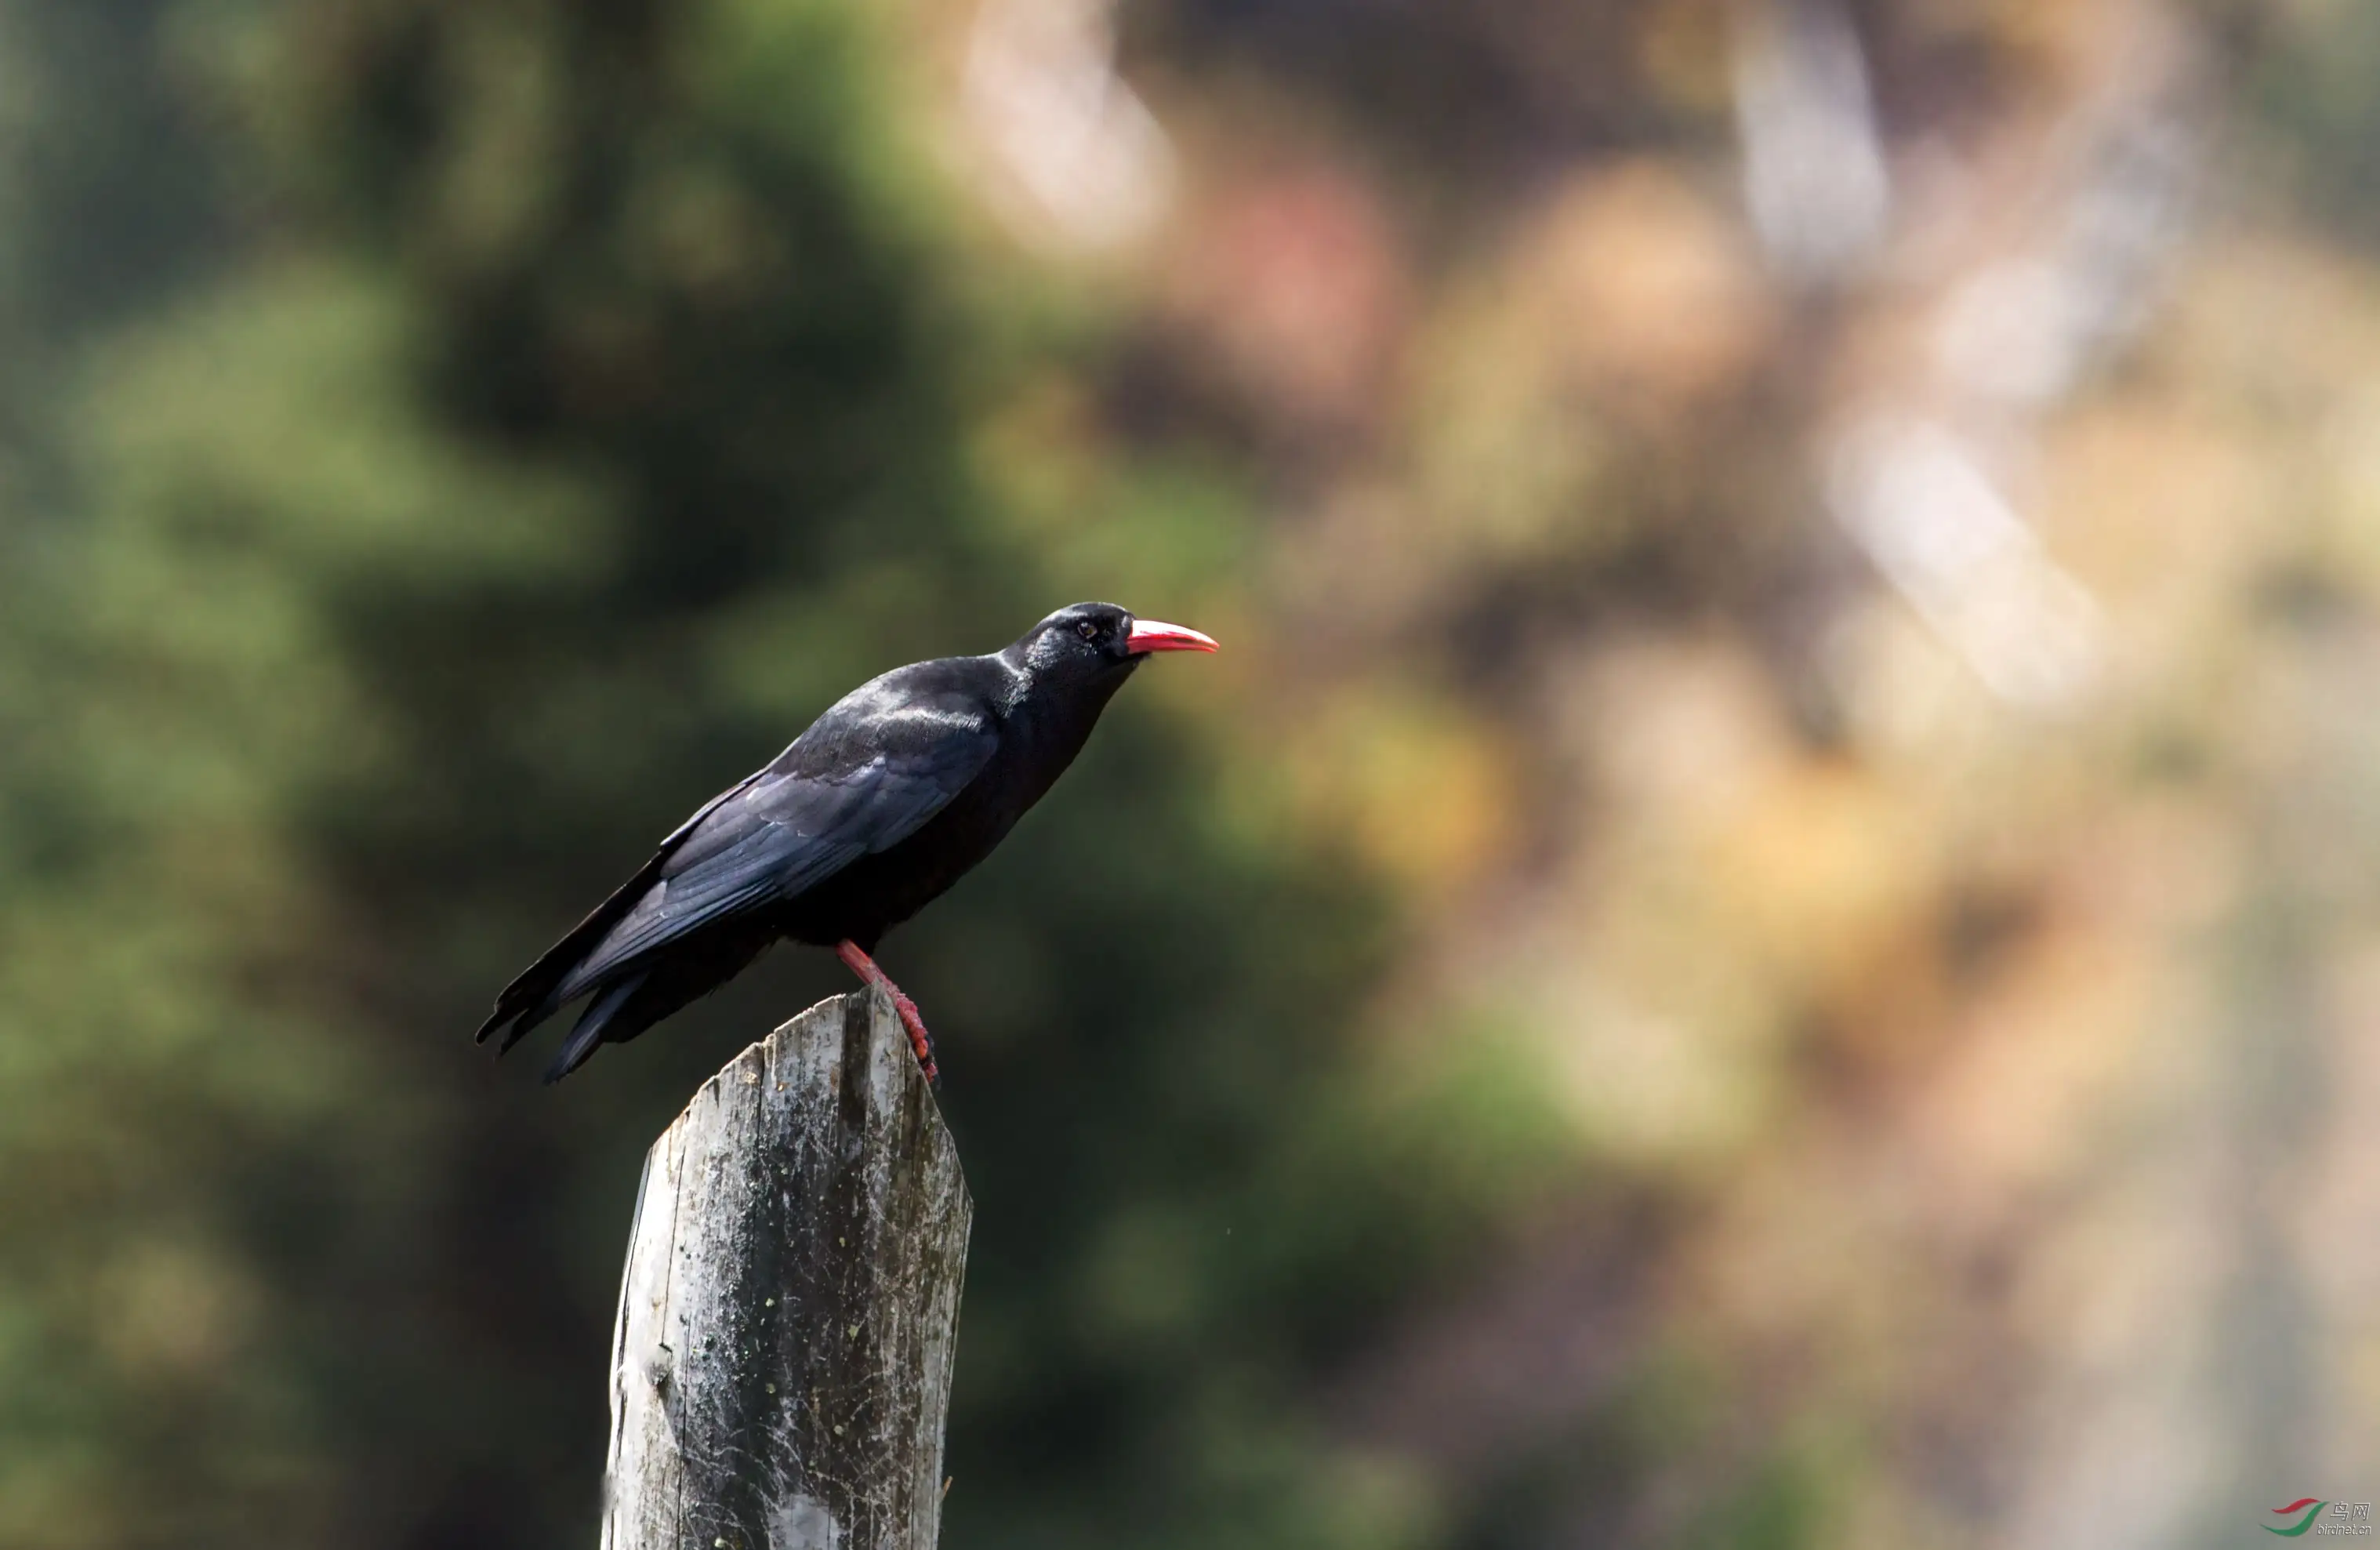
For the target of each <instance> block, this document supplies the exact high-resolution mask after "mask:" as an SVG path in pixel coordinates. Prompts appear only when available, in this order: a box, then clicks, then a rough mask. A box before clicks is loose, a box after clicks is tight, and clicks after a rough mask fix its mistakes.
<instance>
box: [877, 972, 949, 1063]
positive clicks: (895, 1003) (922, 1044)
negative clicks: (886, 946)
mask: <svg viewBox="0 0 2380 1550" xmlns="http://www.w3.org/2000/svg"><path fill="white" fill-rule="evenodd" d="M886 983H887V984H888V985H889V984H890V983H891V982H890V981H887V982H886ZM892 1009H893V1010H894V1011H896V1012H898V1013H900V1014H901V1026H902V1027H904V1028H905V1029H907V1030H908V1031H909V1047H910V1048H911V1049H913V1050H916V1051H917V1065H918V1068H920V1069H922V1070H923V1071H924V1072H925V1073H926V1080H928V1081H929V1082H931V1083H932V1084H933V1085H934V1086H936V1087H940V1086H941V1084H942V1073H941V1068H939V1067H937V1066H936V1065H935V1064H934V1036H933V1035H932V1034H931V1033H929V1032H927V1031H926V1019H924V1018H922V1017H919V1016H918V1015H917V1003H916V1002H915V1001H912V1000H910V999H909V998H908V997H907V996H905V995H902V994H901V993H900V991H898V990H894V991H893V992H892Z"/></svg>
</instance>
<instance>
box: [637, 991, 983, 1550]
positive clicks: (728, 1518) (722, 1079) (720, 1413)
mask: <svg viewBox="0 0 2380 1550" xmlns="http://www.w3.org/2000/svg"><path fill="white" fill-rule="evenodd" d="M974 1211H975V1208H974V1204H973V1202H971V1201H970V1200H969V1199H968V1198H967V1191H966V1181H965V1178H962V1177H961V1176H960V1173H959V1160H958V1153H957V1150H956V1148H954V1147H953V1145H952V1142H951V1138H950V1132H949V1131H947V1130H945V1129H943V1128H942V1121H941V1113H940V1111H939V1110H937V1109H936V1107H935V1105H934V1098H933V1094H932V1092H930V1091H929V1089H928V1087H927V1085H926V1080H925V1077H924V1075H923V1074H922V1073H921V1072H920V1071H919V1070H918V1069H917V1058H916V1056H913V1055H912V1054H911V1053H910V1050H909V1042H908V1038H907V1035H906V1034H905V1033H904V1032H903V1031H902V1029H901V1023H900V1019H898V1018H897V1017H896V1016H895V1015H894V1013H893V1011H892V1004H891V1002H890V1001H889V1000H888V999H887V998H886V997H885V995H884V994H883V993H882V992H881V991H863V992H854V993H853V994H851V995H841V996H837V997H835V998H833V999H832V1000H829V1001H821V1002H820V1003H819V1004H818V1005H817V1006H815V1007H811V1008H810V1009H809V1010H808V1011H807V1012H804V1013H803V1014H802V1015H801V1016H799V1017H797V1018H795V1019H794V1020H793V1021H791V1022H789V1023H787V1024H785V1025H784V1026H783V1028H780V1029H778V1030H777V1031H776V1032H774V1033H772V1034H771V1035H770V1036H769V1037H768V1038H766V1039H764V1040H762V1041H761V1042H760V1043H759V1044H754V1045H753V1046H751V1047H750V1048H749V1049H747V1050H746V1051H745V1052H744V1053H743V1054H742V1055H739V1056H736V1057H735V1060H733V1061H731V1062H730V1063H729V1064H728V1066H727V1068H726V1069H724V1070H722V1071H721V1072H720V1073H719V1074H718V1075H717V1076H715V1077H713V1078H711V1079H710V1081H708V1082H706V1083H705V1084H704V1085H703V1088H702V1091H701V1092H698V1093H696V1094H695V1098H694V1102H692V1103H691V1104H689V1105H686V1112H685V1113H684V1114H682V1115H680V1116H678V1117H677V1121H676V1122H675V1123H674V1124H673V1125H672V1126H671V1127H670V1128H669V1129H668V1130H667V1131H665V1132H664V1133H663V1134H662V1138H661V1139H660V1140H659V1141H655V1142H654V1143H653V1147H652V1150H651V1151H650V1153H647V1154H646V1157H645V1175H644V1180H643V1182H642V1183H641V1184H640V1185H639V1186H638V1187H637V1220H636V1228H635V1231H634V1233H633V1235H632V1236H631V1238H630V1239H629V1243H628V1263H627V1269H626V1272H625V1275H623V1276H622V1278H621V1283H620V1312H619V1322H618V1324H616V1326H615V1327H614V1330H613V1337H612V1448H611V1457H610V1461H609V1467H608V1469H607V1470H606V1471H605V1476H604V1495H605V1500H604V1506H603V1545H604V1550H722V1547H724V1550H932V1546H933V1544H934V1540H935V1536H936V1533H937V1532H938V1531H939V1530H940V1528H941V1495H942V1424H943V1418H944V1416H945V1414H946V1413H947V1412H948V1410H949V1405H950V1391H951V1359H952V1356H953V1351H954V1349H955V1348H956V1344H957V1336H958V1312H959V1286H960V1282H961V1281H962V1279H963V1278H964V1276H965V1270H966V1242H967V1227H968V1224H969V1222H970V1221H971V1219H972V1218H973V1215H974Z"/></svg>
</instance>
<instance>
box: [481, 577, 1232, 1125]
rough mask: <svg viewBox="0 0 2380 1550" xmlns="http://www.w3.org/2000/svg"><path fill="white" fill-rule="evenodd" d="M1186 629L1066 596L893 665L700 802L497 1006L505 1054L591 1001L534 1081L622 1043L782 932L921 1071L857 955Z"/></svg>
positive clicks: (927, 1055)
mask: <svg viewBox="0 0 2380 1550" xmlns="http://www.w3.org/2000/svg"><path fill="white" fill-rule="evenodd" d="M1214 649H1215V642H1214V641H1210V640H1208V638H1207V637H1206V636H1204V635H1201V634H1199V633H1198V632H1197V631H1196V630H1195V629H1183V628H1181V627H1180V626H1178V625H1170V624H1155V623H1151V622H1149V621H1148V620H1146V619H1135V618H1134V617H1133V616H1132V615H1131V614H1129V613H1127V612H1126V611H1125V610H1123V609H1122V608H1118V607H1116V606H1115V605H1114V604H1107V603H1078V604H1075V605H1074V606H1073V607H1071V608H1062V609H1060V610H1059V611H1058V612H1056V613H1054V614H1052V615H1050V616H1049V617H1048V618H1046V619H1043V620H1042V621H1041V622H1040V623H1039V624H1037V625H1035V626H1034V627H1033V628H1032V629H1029V630H1027V631H1026V632H1025V634H1024V635H1023V637H1021V638H1020V639H1018V640H1017V641H1015V642H1014V644H1012V645H1010V646H1009V647H1008V648H1007V649H1006V650H1005V651H1001V652H995V653H992V654H990V655H989V656H951V657H941V658H938V659H936V660H935V661H932V662H917V663H912V664H911V665H908V666H906V667H896V668H894V669H893V670H892V672H890V673H887V674H885V675H883V676H882V677H878V678H872V679H870V680H869V681H868V682H867V683H864V684H862V685H860V686H859V687H858V688H857V689H855V690H852V691H851V692H850V693H849V694H846V695H844V697H843V698H842V699H841V700H839V701H837V702H835V703H834V705H833V706H832V708H830V709H829V710H828V711H827V713H826V714H824V715H821V716H820V717H819V718H818V719H817V720H816V721H814V722H812V723H811V724H810V726H809V729H808V730H807V731H806V732H804V733H803V734H802V735H801V736H800V737H798V738H795V739H794V742H793V746H792V747H790V748H788V749H786V750H785V751H784V752H783V753H781V754H779V755H777V757H776V759H775V760H774V761H773V762H771V763H770V764H769V765H768V766H767V767H766V768H765V769H761V770H759V771H757V772H755V773H754V774H752V775H747V776H746V777H745V778H744V779H743V780H742V781H740V782H738V783H737V784H736V785H735V786H734V787H730V788H729V789H727V790H725V791H722V792H721V793H720V794H719V795H718V796H716V797H713V798H712V799H710V801H709V802H706V803H705V804H703V807H702V809H701V811H699V812H697V813H696V814H695V815H694V816H693V817H691V818H689V819H687V820H686V822H685V823H684V824H680V825H679V826H678V829H677V832H676V833H674V834H673V835H671V836H669V837H668V838H667V839H664V840H662V845H661V848H660V849H659V850H656V851H655V852H653V858H652V860H649V861H647V862H646V863H645V864H644V867H643V868H642V869H641V870H640V871H638V872H637V874H636V875H635V876H634V877H631V878H629V879H628V881H627V882H626V883H625V884H623V885H621V886H620V889H619V891H618V892H616V893H614V894H613V896H612V897H610V898H607V899H605V900H604V901H603V902H602V903H601V905H599V906H597V907H596V909H595V912H594V913H593V914H591V915H589V916H588V917H587V918H586V919H585V920H583V921H579V922H578V924H577V926H576V927H575V928H573V929H572V931H571V933H570V934H569V935H567V936H565V937H564V938H563V939H562V940H561V941H559V942H557V943H555V944H554V945H553V947H551V948H550V949H548V950H547V952H546V954H545V956H544V957H543V958H539V959H538V960H537V961H536V962H535V963H533V964H531V965H529V967H528V969H527V970H524V971H523V972H522V973H521V975H520V977H519V978H518V979H516V980H515V981H513V982H512V983H511V984H509V985H506V986H505V987H504V994H503V995H500V996H498V997H497V998H496V1009H495V1011H494V1012H493V1013H492V1014H490V1016H489V1018H488V1020H487V1021H486V1022H484V1023H482V1024H480V1039H482V1040H485V1039H486V1038H487V1037H488V1035H489V1034H491V1033H492V1032H494V1031H496V1030H497V1029H499V1028H504V1025H505V1024H507V1023H509V1024H511V1027H510V1029H509V1030H508V1031H506V1032H505V1034H504V1043H503V1044H502V1045H501V1046H499V1053H501V1052H502V1050H507V1049H510V1048H512V1046H513V1045H514V1044H517V1043H518V1042H519V1041H520V1038H521V1036H522V1035H523V1034H525V1033H527V1032H528V1031H529V1030H530V1029H532V1028H535V1027H536V1026H537V1025H538V1024H539V1023H540V1022H543V1021H544V1020H545V1019H548V1018H550V1017H552V1016H553V1014H554V1013H555V1012H556V1011H558V1010H560V1009H561V1008H562V1007H564V1006H565V1005H567V1004H568V1003H570V1002H572V1001H575V1000H577V998H578V997H580V996H582V995H587V996H592V997H593V999H592V1000H591V1001H590V1002H589V1004H588V1007H587V1009H586V1010H585V1011H584V1012H582V1013H581V1014H579V1018H578V1024H577V1027H576V1028H574V1029H572V1030H571V1032H570V1037H569V1038H568V1039H567V1040H565V1041H564V1043H563V1046H562V1053H561V1054H560V1055H558V1056H555V1057H554V1061H553V1066H552V1067H551V1068H548V1069H547V1071H546V1074H545V1080H548V1081H559V1080H562V1079H563V1078H564V1077H565V1076H567V1075H569V1074H570V1073H571V1072H572V1071H574V1070H577V1068H579V1067H580V1066H581V1065H583V1064H585V1063H586V1060H587V1057H588V1056H590V1055H592V1054H594V1053H595V1046H596V1045H597V1044H603V1043H605V1042H607V1041H608V1042H609V1043H612V1044H625V1043H626V1042H627V1041H628V1040H630V1039H633V1038H635V1037H636V1036H637V1034H639V1033H641V1032H643V1031H645V1030H646V1029H648V1028H650V1027H651V1026H652V1025H653V1024H654V1023H656V1022H659V1021H661V1020H662V1019H663V1018H665V1017H668V1016H669V1015H670V1014H671V1013H672V1012H674V1011H676V1010H677V1009H678V1008H679V1007H683V1006H685V1005H686V1003H687V1002H689V1001H692V1000H694V999H695V998H696V997H698V996H700V995H708V994H709V993H710V992H711V991H713V990H716V989H718V988H719V987H720V986H721V985H722V984H725V983H726V982H728V981H729V980H731V979H733V978H735V976H736V975H737V974H738V973H740V972H742V970H744V968H745V966H746V965H747V964H749V963H750V962H751V961H752V960H753V959H754V958H758V957H759V956H760V952H761V950H762V949H763V948H765V947H767V946H770V945H771V943H773V942H775V941H777V940H778V939H779V938H781V937H790V938H791V939H793V940H794V941H796V942H810V943H816V944H818V945H820V946H832V947H833V948H834V949H835V951H836V953H837V955H838V956H840V957H841V958H842V959H843V961H844V963H846V964H848V965H849V966H850V967H851V969H852V970H853V972H855V973H856V974H857V975H858V976H859V977H860V978H861V979H862V980H865V981H867V982H868V983H870V984H881V985H883V986H884V987H885V988H886V989H887V990H889V991H891V992H892V1004H893V1005H894V1006H895V1007H898V1008H900V1013H901V1021H902V1022H903V1024H904V1025H905V1026H906V1027H907V1029H908V1031H909V1038H910V1041H911V1043H913V1044H915V1045H916V1046H917V1060H918V1063H919V1064H920V1065H922V1066H923V1067H924V1068H926V1074H927V1075H928V1076H929V1077H931V1076H933V1075H934V1074H935V1069H934V1054H933V1044H932V1042H931V1041H930V1040H929V1038H928V1037H927V1035H926V1025H925V1022H924V1020H923V1019H920V1018H919V1017H918V1015H917V1004H916V1003H915V1002H913V1001H911V1000H910V999H909V998H908V997H907V996H905V995H902V994H901V990H900V987H899V986H897V985H895V984H893V983H892V981H891V980H890V979H887V978H886V977H885V974H884V971H883V970H880V969H879V968H877V967H876V961H875V959H874V958H870V957H869V956H868V955H869V954H870V953H871V952H873V951H874V950H875V947H876V944H877V941H878V939H879V938H880V937H881V936H882V935H883V934H884V933H885V932H887V931H888V930H890V929H892V927H893V926H896V925H898V924H900V923H901V922H902V921H905V920H907V919H908V918H909V917H910V916H912V915H914V914H916V913H917V911H918V910H919V909H923V908H924V907H925V906H926V905H927V904H928V903H929V902H930V901H931V900H932V899H934V898H936V897H939V896H940V895H941V892H942V890H943V889H945V888H948V887H949V886H950V885H952V884H953V883H955V882H957V881H958V880H959V879H960V877H962V876H964V875H965V873H966V872H967V870H968V869H969V868H971V867H973V866H974V865H975V864H976V863H977V861H980V860H983V859H984V858H985V857H986V856H988V855H990V853H991V849H992V847H994V846H996V845H998V844H999V843H1000V841H1001V838H1002V836H1004V835H1006V834H1007V833H1008V830H1009V826H1010V825H1011V824H1014V823H1015V822H1016V820H1017V819H1018V818H1020V817H1022V816H1023V815H1024V813H1025V810H1026V809H1027V808H1029V807H1031V806H1032V805H1033V804H1034V803H1035V802H1037V801H1038V800H1040V799H1041V794H1042V793H1043V792H1045V791H1047V790H1049V789H1050V786H1051V785H1052V784H1053V783H1054V782H1055V781H1056V780H1057V778H1058V777H1059V776H1060V775H1062V774H1064V773H1065V770H1066V766H1067V765H1068V764H1071V763H1074V760H1075V754H1077V753H1079V752H1081V751H1082V748H1083V743H1084V740H1085V739H1086V738H1089V736H1090V735H1091V727H1092V726H1094V725H1095V724H1096V723H1097V722H1098V721H1099V712H1100V711H1102V710H1104V709H1105V708H1106V707H1107V702H1108V699H1109V697H1110V696H1111V695H1112V694H1114V693H1115V691H1116V690H1118V689H1120V688H1122V687H1123V681H1124V679H1126V678H1128V677H1132V670H1133V669H1134V668H1135V667H1137V666H1138V665H1140V662H1141V659H1142V658H1143V657H1144V656H1146V655H1147V654H1148V653H1151V652H1181V651H1193V652H1211V651H1213V650H1214Z"/></svg>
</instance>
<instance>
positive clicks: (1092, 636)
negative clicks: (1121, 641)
mask: <svg viewBox="0 0 2380 1550" xmlns="http://www.w3.org/2000/svg"><path fill="white" fill-rule="evenodd" d="M1075 634H1077V635H1079V636H1081V637H1082V638H1083V639H1084V640H1086V641H1096V640H1098V639H1099V626H1097V625H1095V624H1093V623H1092V622H1091V621H1090V620H1088V619H1085V620H1084V621H1083V622H1082V623H1080V624H1078V625H1076V626H1075Z"/></svg>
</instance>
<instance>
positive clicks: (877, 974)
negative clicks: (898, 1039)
mask: <svg viewBox="0 0 2380 1550" xmlns="http://www.w3.org/2000/svg"><path fill="white" fill-rule="evenodd" d="M834 956H835V957H837V958H841V959H843V962H844V967H845V968H847V969H849V970H851V971H852V972H853V973H855V974H856V975H858V976H859V977H860V979H861V980H862V981H863V982H866V983H868V984H871V985H882V986H883V987H884V989H885V992H886V994H887V995H891V996H892V1009H893V1011H895V1012H897V1013H899V1014H900V1017H901V1026H902V1027H903V1028H905V1029H906V1030H908V1033H909V1047H910V1048H911V1049H913V1050H915V1051H917V1067H918V1068H919V1069H920V1070H922V1071H924V1072H925V1073H926V1080H927V1081H928V1082H929V1083H931V1084H932V1085H934V1086H936V1087H940V1086H941V1083H942V1073H941V1068H939V1067H937V1066H936V1065H935V1064H934V1036H933V1035H932V1034H930V1033H929V1032H927V1031H926V1019H924V1018H923V1017H920V1016H919V1015H918V1013H917V1003H916V1002H915V1001H912V1000H910V999H909V997H908V995H906V994H905V993H904V992H903V991H902V989H901V987H900V986H899V985H896V984H894V983H893V982H892V976H891V975H890V974H887V973H885V972H884V970H881V969H879V968H878V967H877V966H876V960H875V959H874V958H869V957H868V953H867V950H866V949H865V948H863V947H861V946H859V944H858V943H856V942H851V941H843V942H838V943H836V944H835V946H834Z"/></svg>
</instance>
